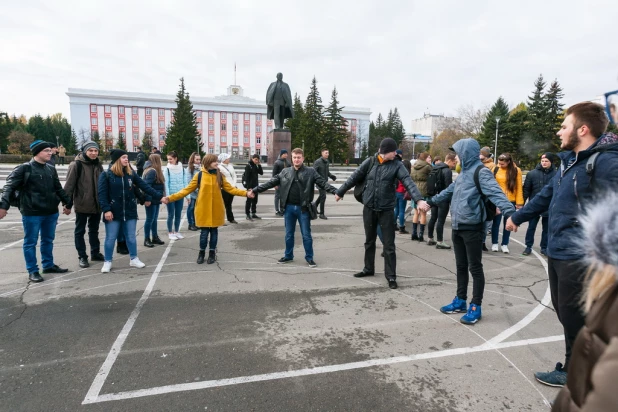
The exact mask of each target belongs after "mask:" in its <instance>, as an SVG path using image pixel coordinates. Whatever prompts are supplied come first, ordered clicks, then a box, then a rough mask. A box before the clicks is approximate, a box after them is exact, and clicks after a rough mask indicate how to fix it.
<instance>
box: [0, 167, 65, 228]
mask: <svg viewBox="0 0 618 412" xmlns="http://www.w3.org/2000/svg"><path fill="white" fill-rule="evenodd" d="M28 167H29V168H30V175H29V176H28V182H26V184H25V186H24V187H23V188H22V187H21V186H22V184H24V183H25V182H24V181H23V180H24V177H25V173H26V169H27V168H28ZM15 190H19V201H20V206H19V208H20V211H21V214H22V215H24V216H49V215H53V214H55V213H58V204H59V203H60V201H62V203H63V204H64V205H66V206H67V207H68V208H69V209H70V208H71V207H72V202H71V199H70V198H69V196H67V194H66V193H65V192H64V189H62V185H61V184H60V180H59V179H58V172H56V169H55V168H54V167H53V166H50V165H48V164H41V163H39V162H37V161H36V160H34V159H32V160H31V161H30V162H28V163H24V164H21V165H19V166H17V167H16V168H15V169H14V170H13V171H12V172H11V174H10V175H9V176H8V177H7V178H6V184H5V185H4V192H3V193H2V201H0V209H4V210H9V208H10V207H11V205H10V204H9V196H10V195H11V193H13V191H15Z"/></svg>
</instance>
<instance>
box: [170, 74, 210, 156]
mask: <svg viewBox="0 0 618 412" xmlns="http://www.w3.org/2000/svg"><path fill="white" fill-rule="evenodd" d="M200 140H201V139H200V134H199V133H198V130H197V121H196V117H195V112H194V111H193V104H192V103H191V99H190V98H189V93H187V91H186V89H185V80H184V78H181V79H180V88H179V90H178V93H177V94H176V110H175V111H174V119H173V120H172V122H171V123H170V125H169V127H168V128H167V134H166V139H165V150H166V152H167V151H168V150H169V151H171V150H174V151H176V153H178V157H179V159H181V160H182V159H188V158H189V156H191V153H193V152H194V151H195V150H196V148H197V147H198V146H199V147H201V144H202V143H201V141H200Z"/></svg>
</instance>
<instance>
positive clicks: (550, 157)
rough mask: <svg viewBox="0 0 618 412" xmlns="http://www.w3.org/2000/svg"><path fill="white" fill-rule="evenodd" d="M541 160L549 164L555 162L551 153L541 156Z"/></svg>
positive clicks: (554, 157) (554, 156)
mask: <svg viewBox="0 0 618 412" xmlns="http://www.w3.org/2000/svg"><path fill="white" fill-rule="evenodd" d="M541 159H547V160H549V161H550V162H552V163H554V161H555V160H556V155H555V154H553V153H551V152H546V153H543V154H542V155H541Z"/></svg>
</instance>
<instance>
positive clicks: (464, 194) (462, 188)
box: [429, 139, 515, 325]
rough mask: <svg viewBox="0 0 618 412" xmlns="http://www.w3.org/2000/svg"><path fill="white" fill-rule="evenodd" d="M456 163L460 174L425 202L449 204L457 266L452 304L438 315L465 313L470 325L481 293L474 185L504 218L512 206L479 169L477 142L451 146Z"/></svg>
mask: <svg viewBox="0 0 618 412" xmlns="http://www.w3.org/2000/svg"><path fill="white" fill-rule="evenodd" d="M452 150H453V151H454V152H455V153H456V154H457V162H458V163H459V164H461V173H460V174H459V176H458V177H457V180H455V183H453V184H452V185H450V186H449V187H448V188H446V189H445V190H443V191H442V192H440V193H439V194H438V195H436V196H434V197H432V198H431V199H429V204H430V205H432V206H434V205H438V204H440V203H442V202H447V201H450V202H451V228H452V234H451V240H452V242H453V248H454V251H455V265H456V266H457V295H456V296H455V299H453V301H452V302H451V303H450V304H448V305H446V306H443V307H441V308H440V311H441V312H442V313H461V312H467V313H466V314H465V315H464V316H462V318H461V319H460V320H461V323H465V324H469V325H473V324H475V323H476V322H478V321H479V320H480V319H481V304H482V303H483V292H484V290H485V273H484V272H483V262H482V257H483V246H482V244H483V239H484V238H485V221H486V220H487V211H486V209H485V205H484V202H483V198H482V196H481V193H479V190H478V189H477V185H476V182H475V177H474V176H475V174H478V182H479V186H480V189H481V191H482V195H483V196H485V197H487V198H488V199H489V200H490V201H491V202H492V203H493V204H495V205H496V206H497V207H498V208H499V209H500V211H501V212H502V213H504V215H505V216H506V217H507V218H508V217H509V216H510V215H512V214H513V213H515V207H514V206H513V205H512V204H511V202H509V200H508V199H507V197H506V195H505V194H504V192H503V191H502V189H501V188H500V186H499V185H498V182H496V179H495V178H494V176H493V173H492V172H491V171H490V170H489V169H488V168H486V167H485V166H483V163H481V160H480V159H479V150H480V146H479V143H478V142H477V141H476V140H474V139H462V140H459V141H458V142H456V143H455V144H454V145H453V148H452ZM468 271H469V273H471V274H472V301H471V302H470V307H467V304H466V301H467V300H468V281H469V273H468Z"/></svg>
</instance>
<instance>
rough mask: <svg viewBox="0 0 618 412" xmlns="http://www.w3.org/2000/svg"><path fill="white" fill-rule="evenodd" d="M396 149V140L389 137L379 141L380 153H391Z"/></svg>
mask: <svg viewBox="0 0 618 412" xmlns="http://www.w3.org/2000/svg"><path fill="white" fill-rule="evenodd" d="M396 150H397V142H396V141H395V140H394V139H391V138H390V137H387V138H386V139H383V140H382V141H381V142H380V154H386V153H391V152H394V151H396Z"/></svg>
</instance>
